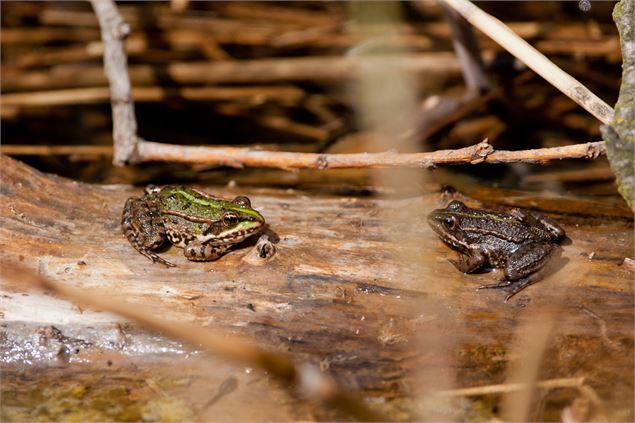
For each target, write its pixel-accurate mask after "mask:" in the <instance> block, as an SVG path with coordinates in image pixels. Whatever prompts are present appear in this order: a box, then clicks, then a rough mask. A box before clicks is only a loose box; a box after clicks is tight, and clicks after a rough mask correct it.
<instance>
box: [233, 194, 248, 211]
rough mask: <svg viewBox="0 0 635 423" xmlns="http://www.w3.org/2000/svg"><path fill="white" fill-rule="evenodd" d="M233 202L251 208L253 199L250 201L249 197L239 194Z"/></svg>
mask: <svg viewBox="0 0 635 423" xmlns="http://www.w3.org/2000/svg"><path fill="white" fill-rule="evenodd" d="M232 203H234V204H236V205H237V206H238V207H243V208H246V209H250V208H251V201H249V198H247V197H245V196H242V195H240V196H238V197H236V198H234V199H233V200H232Z"/></svg>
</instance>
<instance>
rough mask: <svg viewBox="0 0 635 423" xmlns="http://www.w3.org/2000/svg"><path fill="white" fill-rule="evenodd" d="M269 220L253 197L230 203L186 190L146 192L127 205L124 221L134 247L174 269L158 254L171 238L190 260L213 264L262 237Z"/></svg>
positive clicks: (173, 188) (150, 189)
mask: <svg viewBox="0 0 635 423" xmlns="http://www.w3.org/2000/svg"><path fill="white" fill-rule="evenodd" d="M264 225H265V219H264V218H263V217H262V215H261V214H260V213H258V212H257V211H256V210H254V209H253V208H251V202H250V201H249V199H248V198H247V197H243V196H239V197H236V198H234V199H233V200H231V201H230V200H224V199H222V198H217V197H214V196H211V195H209V194H206V193H204V192H201V191H198V190H195V189H193V188H188V187H183V186H165V187H156V186H153V185H150V186H148V187H147V188H146V193H145V195H144V196H143V197H130V198H128V200H127V201H126V205H125V207H124V210H123V215H122V219H121V227H122V229H123V233H124V235H125V236H126V238H128V241H130V244H132V246H133V247H134V248H135V249H136V250H137V251H139V252H140V253H141V254H143V255H144V256H146V257H147V258H149V259H150V260H152V261H153V262H159V263H163V264H164V265H166V266H169V267H171V266H174V264H172V263H170V262H169V261H167V260H164V259H162V258H161V257H159V256H158V255H157V254H156V253H155V252H154V251H153V250H156V249H157V248H159V247H161V246H162V245H163V244H164V243H165V240H166V239H167V240H168V241H170V242H171V243H172V244H173V245H175V246H177V247H180V248H183V254H184V255H185V257H186V258H187V259H188V260H192V261H210V260H216V259H217V258H219V257H220V256H221V255H223V253H225V251H227V250H228V249H229V248H230V247H231V246H233V245H234V244H237V243H239V242H241V241H243V240H244V239H246V238H248V237H250V236H252V235H255V234H257V233H258V232H260V231H261V230H262V229H263V227H264Z"/></svg>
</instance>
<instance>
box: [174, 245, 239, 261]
mask: <svg viewBox="0 0 635 423" xmlns="http://www.w3.org/2000/svg"><path fill="white" fill-rule="evenodd" d="M227 249H228V247H225V246H221V245H210V244H204V243H202V242H199V241H190V242H188V243H187V244H186V245H185V247H184V248H183V255H185V258H187V259H188V260H192V261H212V260H216V259H217V258H219V257H220V256H222V255H223V253H224V252H225V251H227Z"/></svg>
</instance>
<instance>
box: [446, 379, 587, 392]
mask: <svg viewBox="0 0 635 423" xmlns="http://www.w3.org/2000/svg"><path fill="white" fill-rule="evenodd" d="M582 385H584V377H564V378H557V379H548V380H541V381H539V382H536V385H535V386H536V387H537V388H541V389H555V388H580V387H581V386H582ZM529 388H531V386H530V385H529V384H527V383H501V384H498V385H484V386H474V387H472V388H461V389H452V390H449V391H440V392H438V393H437V395H440V396H444V397H470V396H476V395H491V394H502V393H505V392H516V391H522V390H525V389H529Z"/></svg>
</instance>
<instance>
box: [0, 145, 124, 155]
mask: <svg viewBox="0 0 635 423" xmlns="http://www.w3.org/2000/svg"><path fill="white" fill-rule="evenodd" d="M0 154H7V155H11V156H66V155H69V156H70V155H76V154H77V155H82V156H112V145H15V144H3V145H0Z"/></svg>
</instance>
